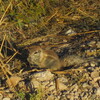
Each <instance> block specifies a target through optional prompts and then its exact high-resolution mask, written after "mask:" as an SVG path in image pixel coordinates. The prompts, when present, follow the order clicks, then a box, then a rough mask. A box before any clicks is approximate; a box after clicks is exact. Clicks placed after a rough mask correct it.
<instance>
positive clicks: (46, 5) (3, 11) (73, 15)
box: [0, 0, 100, 91]
mask: <svg viewBox="0 0 100 100" xmlns="http://www.w3.org/2000/svg"><path fill="white" fill-rule="evenodd" d="M99 16H100V4H99V0H0V41H1V43H0V75H1V76H2V77H5V78H4V80H6V79H9V76H13V75H14V74H18V72H17V71H19V69H17V68H16V67H15V68H12V66H13V65H12V63H13V61H14V60H13V59H14V57H15V56H16V55H17V54H20V53H19V52H18V51H17V50H16V49H15V48H14V46H13V44H15V45H16V46H17V48H18V47H20V45H22V46H27V45H30V44H33V43H35V42H38V41H42V40H44V39H46V37H53V38H55V37H56V35H57V34H60V36H61V35H63V34H64V32H66V31H67V30H68V29H69V28H72V29H74V30H75V31H76V32H77V34H76V35H80V34H83V33H84V32H85V34H86V33H92V32H100V26H99V25H100V17H99ZM82 32H83V33H82ZM60 36H58V38H61V37H60ZM62 38H65V37H64V36H62ZM30 40H31V43H30ZM21 43H22V44H21ZM53 45H54V46H55V44H53ZM7 50H10V51H12V52H13V53H12V54H11V55H10V56H8V53H7V52H8V51H7ZM16 63H17V64H18V65H19V64H20V66H23V63H20V62H19V61H16V62H14V64H15V65H16ZM8 65H9V66H8ZM9 68H10V69H9ZM14 70H17V71H14ZM5 87H7V86H6V85H5ZM1 91H2V89H1Z"/></svg>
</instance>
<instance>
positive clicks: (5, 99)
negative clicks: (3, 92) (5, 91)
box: [2, 98, 11, 100]
mask: <svg viewBox="0 0 100 100" xmlns="http://www.w3.org/2000/svg"><path fill="white" fill-rule="evenodd" d="M2 100H11V99H10V98H3V99H2Z"/></svg>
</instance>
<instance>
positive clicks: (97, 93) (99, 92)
mask: <svg viewBox="0 0 100 100" xmlns="http://www.w3.org/2000/svg"><path fill="white" fill-rule="evenodd" d="M96 95H98V96H100V88H98V89H97V92H96Z"/></svg>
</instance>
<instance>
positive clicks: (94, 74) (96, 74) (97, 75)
mask: <svg viewBox="0 0 100 100" xmlns="http://www.w3.org/2000/svg"><path fill="white" fill-rule="evenodd" d="M91 77H92V78H96V77H99V72H98V71H96V70H95V71H93V72H92V73H91Z"/></svg>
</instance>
